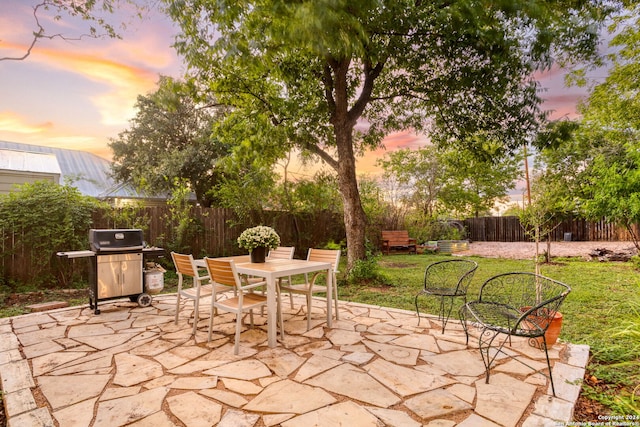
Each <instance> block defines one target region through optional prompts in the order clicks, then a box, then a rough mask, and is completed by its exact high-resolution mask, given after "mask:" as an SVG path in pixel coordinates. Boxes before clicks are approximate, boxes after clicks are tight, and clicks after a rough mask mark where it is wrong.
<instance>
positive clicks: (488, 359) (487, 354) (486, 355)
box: [478, 328, 507, 384]
mask: <svg viewBox="0 0 640 427" xmlns="http://www.w3.org/2000/svg"><path fill="white" fill-rule="evenodd" d="M487 332H489V333H491V334H492V336H491V337H489V338H488V339H486V340H485V339H483V337H484V335H485V334H486V333H487ZM498 335H500V332H496V331H491V330H490V329H487V328H483V329H482V331H480V336H479V337H478V349H479V350H480V356H482V362H483V363H484V367H485V371H486V378H485V383H486V384H489V376H490V375H491V365H493V362H495V360H496V358H497V357H498V354H500V353H501V352H502V347H504V345H505V343H506V342H507V340H506V339H505V340H502V342H501V343H500V345H499V346H498V347H496V348H495V354H494V355H493V356H491V345H492V344H493V341H494V340H495V339H496V338H497V337H498ZM483 344H486V347H485V348H484V349H483V348H482V347H483Z"/></svg>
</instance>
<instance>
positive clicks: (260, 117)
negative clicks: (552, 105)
mask: <svg viewBox="0 0 640 427" xmlns="http://www.w3.org/2000/svg"><path fill="white" fill-rule="evenodd" d="M165 2H166V4H167V6H168V11H169V13H170V15H171V16H172V18H173V19H174V20H175V21H176V22H177V23H178V24H179V25H180V27H181V29H182V32H181V34H179V36H178V40H177V42H176V47H177V49H178V51H179V52H180V53H181V54H183V55H184V56H185V58H186V60H187V62H188V64H189V67H190V69H191V70H192V71H193V77H194V78H195V79H197V80H198V81H199V82H201V83H203V85H207V87H208V88H209V89H210V90H211V91H212V92H213V93H215V95H216V97H217V98H218V100H219V101H220V102H221V103H224V104H228V105H229V106H231V107H232V108H233V110H232V112H231V114H230V115H229V116H228V117H227V120H228V123H230V124H231V126H233V129H234V130H235V132H236V134H237V135H238V136H239V138H238V139H241V140H247V139H249V138H250V137H249V135H251V139H250V140H251V141H255V142H256V143H259V144H260V145H261V146H262V147H263V151H266V152H277V151H278V150H282V152H283V153H284V152H288V151H289V148H290V146H292V145H295V146H296V147H298V148H299V149H300V150H301V151H303V152H305V153H307V154H311V155H314V156H316V157H317V158H319V159H321V160H322V161H323V162H325V163H326V164H327V165H329V166H330V167H331V168H333V169H334V170H335V171H336V173H337V176H338V185H339V189H340V193H341V197H342V204H343V207H344V221H345V228H346V233H347V243H348V257H347V258H348V260H347V261H348V262H347V268H348V269H350V268H351V267H353V265H354V264H355V261H356V260H358V259H364V258H365V256H366V253H365V245H364V242H365V225H366V216H365V212H364V209H363V207H362V202H361V200H360V195H359V192H358V186H357V179H356V162H355V158H356V155H358V154H360V153H363V152H364V151H365V150H366V149H368V148H371V147H377V146H379V144H380V143H381V141H382V139H383V137H384V136H385V135H386V134H387V133H389V132H391V131H394V130H399V129H402V130H403V129H410V128H411V129H415V130H417V131H425V132H429V134H430V135H431V137H432V139H433V140H434V141H437V142H438V143H441V144H445V143H447V144H452V143H454V144H455V143H458V144H460V143H470V144H473V142H474V141H473V140H470V139H468V138H466V136H467V135H470V134H476V133H478V132H480V131H482V132H483V133H484V134H485V135H487V138H489V139H492V140H499V141H503V143H504V145H505V147H506V148H515V147H519V146H520V144H521V141H522V140H523V136H524V134H528V133H530V132H531V131H532V130H533V129H535V127H536V123H537V120H538V118H539V112H538V104H539V100H538V97H537V95H536V84H535V82H534V81H533V79H532V77H531V76H532V72H533V71H534V70H536V69H538V68H543V67H547V66H549V65H550V64H551V63H552V60H553V58H560V59H563V58H564V59H566V58H569V57H570V58H573V59H579V58H584V57H585V56H589V55H592V54H594V52H595V49H594V47H595V45H596V42H597V39H598V37H597V34H598V25H597V22H598V20H600V19H603V18H605V17H606V10H604V9H605V6H603V5H602V3H601V2H595V1H594V2H584V1H578V0H575V1H573V0H568V1H561V2H558V1H556V0H553V1H537V2H513V1H511V0H509V1H506V0H501V1H495V0H491V1H489V0H482V1H475V0H474V1H471V0H454V1H450V0H447V1H414V0H400V1H398V0H394V1H380V0H306V1H299V2H283V1H281V0H265V1H261V2H256V1H251V0H237V1H234V2H219V1H217V0H165ZM608 5H609V3H607V7H608ZM565 54H567V55H565ZM239 123H242V124H244V125H245V126H244V129H242V128H241V127H240V126H237V124H239ZM475 148H477V149H479V148H478V147H475Z"/></svg>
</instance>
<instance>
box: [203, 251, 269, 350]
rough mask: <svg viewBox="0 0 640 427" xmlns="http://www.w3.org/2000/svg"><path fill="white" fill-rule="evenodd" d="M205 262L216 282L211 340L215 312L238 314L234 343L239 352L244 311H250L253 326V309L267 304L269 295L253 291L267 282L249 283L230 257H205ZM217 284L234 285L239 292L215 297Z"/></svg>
mask: <svg viewBox="0 0 640 427" xmlns="http://www.w3.org/2000/svg"><path fill="white" fill-rule="evenodd" d="M204 260H205V264H206V266H207V271H208V273H209V276H211V280H212V281H213V284H214V293H213V297H212V298H211V317H210V318H209V337H208V340H209V341H211V331H212V329H213V318H214V313H215V312H216V311H217V310H222V311H226V312H230V313H235V315H236V332H235V343H234V350H233V352H234V354H238V352H239V348H240V333H241V332H242V319H243V316H242V315H243V313H244V312H246V311H248V312H249V316H250V319H251V327H252V328H253V310H254V309H256V308H261V307H264V306H266V305H267V297H266V296H265V295H262V294H258V293H255V292H253V290H254V289H256V288H259V287H261V286H263V285H264V284H265V283H266V282H264V281H262V282H256V283H252V284H250V283H248V282H247V281H246V280H245V279H244V278H243V277H241V276H240V275H239V274H238V272H237V271H236V265H235V263H234V261H233V260H230V259H215V258H205V259H204ZM216 286H227V287H233V288H234V289H235V290H236V291H237V292H236V295H235V296H234V297H230V298H224V299H220V300H218V299H217V298H215V296H216V295H215V289H216Z"/></svg>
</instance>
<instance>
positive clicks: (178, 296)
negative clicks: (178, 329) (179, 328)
mask: <svg viewBox="0 0 640 427" xmlns="http://www.w3.org/2000/svg"><path fill="white" fill-rule="evenodd" d="M176 296H177V298H178V299H177V301H176V320H175V322H174V323H175V324H176V325H177V324H178V315H179V314H180V298H181V296H180V292H178V295H176Z"/></svg>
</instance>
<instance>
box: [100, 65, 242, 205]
mask: <svg viewBox="0 0 640 427" xmlns="http://www.w3.org/2000/svg"><path fill="white" fill-rule="evenodd" d="M136 108H137V113H136V116H135V117H134V118H133V119H132V120H131V126H130V128H129V129H128V130H125V131H123V132H121V133H120V134H119V135H118V137H117V138H114V139H112V140H111V142H110V143H109V147H110V148H111V149H112V150H113V160H114V164H113V167H112V169H113V175H114V177H115V178H116V179H118V180H120V181H123V182H129V183H132V184H134V185H135V186H137V187H138V188H142V189H145V190H147V191H149V192H151V193H153V194H160V193H163V192H166V191H172V190H174V189H176V187H175V184H176V183H177V182H183V180H186V182H187V184H188V186H189V188H191V190H192V191H193V192H194V193H195V194H196V198H197V199H198V201H199V202H200V204H202V205H203V206H205V207H210V206H211V205H212V204H215V203H216V202H219V200H217V199H216V196H215V193H214V192H212V191H211V190H212V189H213V188H215V187H216V185H218V184H219V183H220V181H221V179H222V176H223V175H224V170H223V168H221V167H220V159H222V158H224V157H225V156H227V155H229V154H230V147H229V146H228V145H227V144H224V143H222V142H221V141H220V140H218V139H217V138H216V137H215V136H214V135H213V133H212V132H213V127H214V125H215V123H216V121H218V120H219V119H220V118H219V115H220V114H221V113H220V112H219V111H217V110H216V109H212V108H207V106H206V105H202V104H199V103H198V102H196V100H195V99H194V96H193V95H192V94H191V92H190V90H189V87H188V86H187V85H186V84H185V83H183V82H180V81H176V80H174V79H172V78H170V77H161V78H160V81H159V83H158V90H157V91H156V92H154V93H151V94H149V95H146V96H145V95H140V96H138V100H137V102H136ZM176 178H177V179H178V180H177V181H176ZM176 190H177V189H176Z"/></svg>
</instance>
